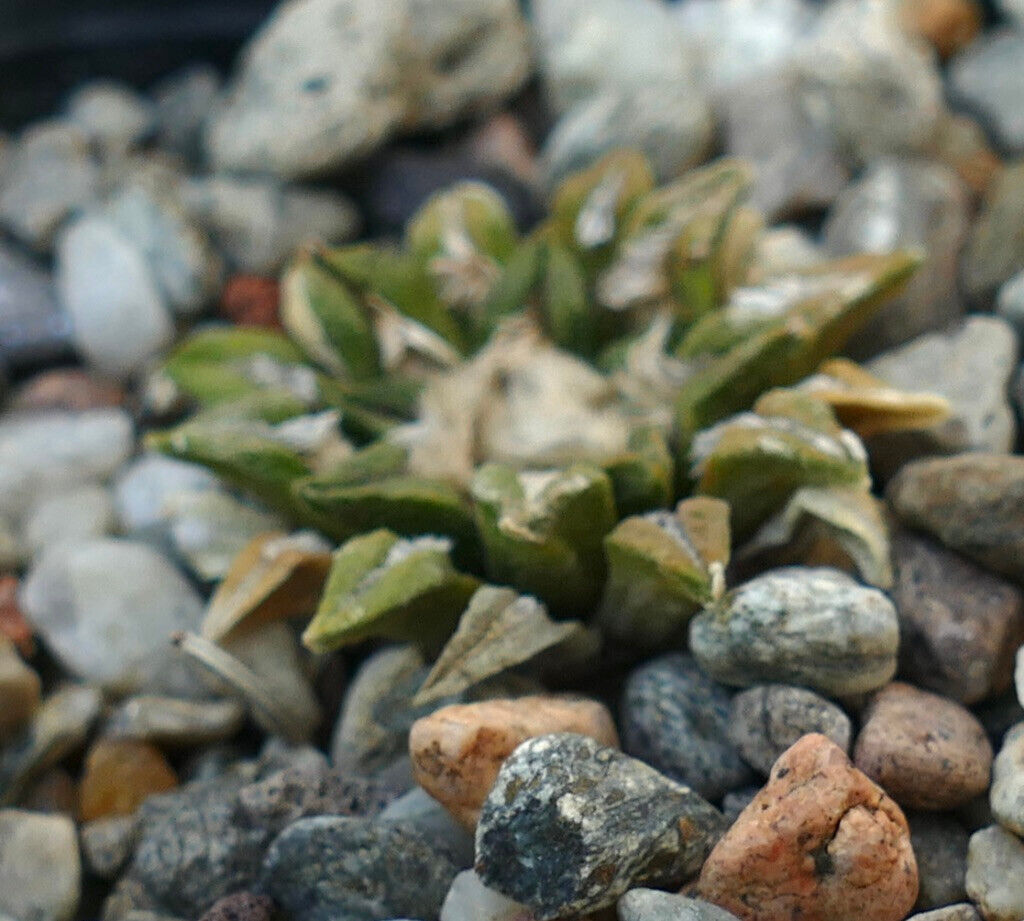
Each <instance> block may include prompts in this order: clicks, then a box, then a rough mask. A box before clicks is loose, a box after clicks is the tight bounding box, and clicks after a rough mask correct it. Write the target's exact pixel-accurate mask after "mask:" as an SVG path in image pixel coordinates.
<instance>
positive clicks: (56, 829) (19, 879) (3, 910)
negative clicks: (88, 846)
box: [0, 809, 82, 921]
mask: <svg viewBox="0 0 1024 921" xmlns="http://www.w3.org/2000/svg"><path fill="white" fill-rule="evenodd" d="M81 877H82V866H81V861H80V858H79V856H78V839H77V836H76V835H75V823H74V822H72V821H71V819H69V818H67V816H58V815H39V814H38V813H33V812H23V811H21V810H18V809H3V810H0V914H8V915H10V916H12V917H13V918H15V919H17V921H71V919H72V918H73V917H74V916H75V911H76V910H77V908H78V899H79V895H80V891H81Z"/></svg>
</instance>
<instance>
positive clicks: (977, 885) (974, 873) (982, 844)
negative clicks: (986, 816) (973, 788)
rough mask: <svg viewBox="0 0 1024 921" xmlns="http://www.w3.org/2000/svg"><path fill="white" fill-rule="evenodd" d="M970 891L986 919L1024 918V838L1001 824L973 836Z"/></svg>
mask: <svg viewBox="0 0 1024 921" xmlns="http://www.w3.org/2000/svg"><path fill="white" fill-rule="evenodd" d="M967 894H968V896H970V898H971V901H972V902H974V904H975V905H977V906H978V909H979V910H980V911H981V914H982V915H983V916H984V917H985V919H986V921H1020V919H1021V918H1024V841H1021V840H1020V838H1018V837H1017V836H1016V835H1015V834H1013V833H1012V832H1009V831H1007V830H1006V829H1005V828H1003V827H1001V826H999V825H990V826H989V827H988V828H983V829H981V831H976V832H975V833H974V834H973V835H971V841H970V844H969V846H968V849H967Z"/></svg>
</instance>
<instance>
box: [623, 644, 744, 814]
mask: <svg viewBox="0 0 1024 921" xmlns="http://www.w3.org/2000/svg"><path fill="white" fill-rule="evenodd" d="M619 713H620V721H621V725H622V740H623V750H624V751H625V752H626V753H627V754H630V755H632V756H633V757H634V758H639V759H640V760H641V761H644V762H646V763H647V764H649V765H651V767H653V768H655V769H656V770H658V771H660V772H661V773H662V774H664V775H665V776H666V777H669V778H671V779H672V780H675V781H678V782H679V783H682V784H686V785H687V786H688V787H692V788H693V789H694V790H696V791H697V792H698V793H699V794H700V795H701V796H703V797H704V798H705V799H708V800H711V801H718V800H720V799H721V798H722V797H723V796H724V795H725V794H726V793H728V792H729V791H730V790H734V789H736V788H737V787H742V786H743V785H744V784H747V783H749V782H751V781H752V780H753V779H754V778H753V775H752V774H751V772H750V770H749V769H748V768H747V766H746V764H744V763H743V759H742V758H741V757H740V753H739V751H738V750H737V747H736V746H735V744H734V743H733V742H732V741H730V739H729V692H728V690H727V689H726V688H724V687H723V686H722V685H720V684H717V683H716V682H714V681H712V680H711V679H710V678H708V677H707V675H705V674H704V673H703V672H702V671H701V670H700V669H699V668H698V667H697V664H696V663H695V662H694V661H693V659H692V658H691V657H690V656H687V655H683V654H681V653H669V654H668V655H665V656H660V657H659V658H657V659H652V660H651V661H650V662H647V663H646V664H645V665H643V666H641V667H640V668H637V669H635V670H634V671H633V672H632V673H631V674H630V675H629V677H628V679H627V680H626V686H625V688H624V690H623V694H622V702H621V704H620V708H619Z"/></svg>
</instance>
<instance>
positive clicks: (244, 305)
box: [220, 275, 283, 329]
mask: <svg viewBox="0 0 1024 921" xmlns="http://www.w3.org/2000/svg"><path fill="white" fill-rule="evenodd" d="M278 302H279V291H278V284H277V281H276V280H275V279H273V278H264V277H263V276H261V275H234V276H232V277H231V278H229V279H228V282H227V284H226V285H225V286H224V291H223V292H222V293H221V296H220V312H221V314H222V315H223V316H225V317H227V318H228V319H229V320H231V322H232V323H235V324H237V325H238V326H263V327H265V328H267V329H282V328H283V327H282V326H281V320H280V317H279V316H278V312H277V308H278Z"/></svg>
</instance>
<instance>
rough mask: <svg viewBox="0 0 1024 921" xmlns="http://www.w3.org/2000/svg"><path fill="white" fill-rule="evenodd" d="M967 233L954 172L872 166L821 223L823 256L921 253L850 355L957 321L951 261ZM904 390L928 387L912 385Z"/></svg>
mask: <svg viewBox="0 0 1024 921" xmlns="http://www.w3.org/2000/svg"><path fill="white" fill-rule="evenodd" d="M969 226H970V200H969V197H968V194H967V190H966V189H965V188H964V186H963V184H962V183H961V181H960V180H959V178H958V177H957V176H956V175H955V174H954V173H953V172H952V170H949V169H947V168H946V167H944V166H941V165H939V164H937V163H934V162H932V161H929V160H924V159H898V158H890V157H885V158H881V159H875V160H872V162H871V164H870V165H869V166H868V167H867V169H866V170H865V171H864V173H863V174H862V175H861V176H860V177H859V178H858V179H857V181H856V182H854V183H853V184H852V185H850V186H848V187H847V188H846V189H845V190H844V191H843V192H842V193H841V194H840V195H839V197H838V198H837V199H836V202H835V204H834V205H833V207H832V209H831V211H830V212H829V216H828V219H827V221H826V223H825V229H824V239H825V247H826V249H827V250H828V251H829V252H831V253H833V254H835V255H837V256H848V255H851V254H854V253H859V252H888V251H891V250H893V249H897V248H901V247H906V248H914V247H921V248H923V249H924V251H925V252H926V253H927V257H926V260H925V262H924V264H923V265H921V266H920V267H919V268H918V269H917V271H916V272H915V273H914V275H913V277H912V278H911V279H910V281H909V282H908V283H907V286H906V287H905V288H904V289H903V290H902V292H901V293H900V294H899V295H898V296H897V297H895V298H892V299H891V300H889V301H887V302H886V304H885V306H884V307H883V308H882V309H881V310H880V311H879V312H878V313H876V314H875V315H874V317H872V318H871V319H870V320H869V321H868V322H867V323H866V324H865V325H864V326H863V327H862V328H861V329H860V330H859V331H858V332H857V334H856V335H855V336H854V337H853V338H852V339H851V340H850V342H849V344H848V346H847V348H848V349H849V350H850V353H851V354H854V355H873V354H876V353H877V352H880V351H883V350H884V349H887V348H892V347H893V346H896V345H900V344H902V343H904V342H907V341H908V340H910V339H913V338H914V337H915V336H919V335H921V334H922V333H926V332H930V331H932V330H934V329H940V328H941V327H943V326H945V325H946V324H948V323H950V322H951V321H953V320H956V319H959V317H960V316H961V315H962V314H963V305H962V304H961V303H960V298H959V293H958V291H957V259H958V258H959V255H960V250H961V248H962V247H963V244H964V240H965V238H966V235H967V231H968V228H969ZM876 373H878V372H876ZM880 376H882V377H884V375H880ZM890 383H893V384H895V385H896V386H902V385H903V384H902V381H900V380H896V381H890ZM910 389H914V390H927V389H929V388H928V387H927V386H926V385H925V384H924V382H921V381H918V382H915V384H914V386H913V387H912V388H910Z"/></svg>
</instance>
